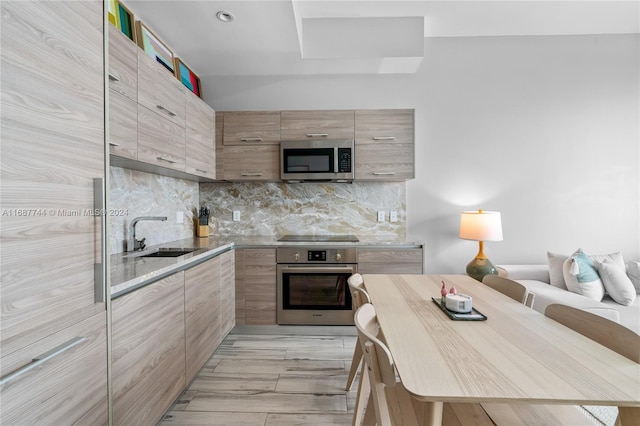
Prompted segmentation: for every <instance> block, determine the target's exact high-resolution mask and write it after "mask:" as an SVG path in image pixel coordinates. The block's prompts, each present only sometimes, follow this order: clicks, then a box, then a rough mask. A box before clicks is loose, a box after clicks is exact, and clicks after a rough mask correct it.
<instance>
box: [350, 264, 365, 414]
mask: <svg viewBox="0 0 640 426" xmlns="http://www.w3.org/2000/svg"><path fill="white" fill-rule="evenodd" d="M347 283H348V284H349V291H350V292H351V300H352V301H353V307H354V308H355V309H358V308H359V307H360V306H362V305H364V304H365V303H371V298H370V297H369V293H367V291H366V290H365V289H364V280H363V279H362V275H360V274H353V275H351V276H350V277H349V279H348V280H347ZM361 364H362V346H361V345H360V342H359V341H357V342H356V347H355V349H354V351H353V358H352V359H351V368H350V369H349V376H348V377H347V385H346V387H345V390H347V391H349V390H351V386H353V381H354V380H355V377H356V373H357V371H358V369H359V368H360V365H361ZM368 393H369V376H368V375H367V374H365V373H364V365H363V368H362V369H361V374H360V383H359V384H358V393H357V394H356V404H355V408H354V418H353V420H354V424H360V422H361V421H362V407H363V406H364V404H365V402H364V400H365V398H367V394H368Z"/></svg>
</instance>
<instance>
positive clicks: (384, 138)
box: [373, 136, 396, 141]
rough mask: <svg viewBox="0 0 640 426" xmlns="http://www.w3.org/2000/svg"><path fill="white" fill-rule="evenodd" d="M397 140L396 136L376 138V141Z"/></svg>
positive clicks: (374, 138)
mask: <svg viewBox="0 0 640 426" xmlns="http://www.w3.org/2000/svg"><path fill="white" fill-rule="evenodd" d="M395 139H396V138H395V137H394V136H374V137H373V140H374V141H393V140H395Z"/></svg>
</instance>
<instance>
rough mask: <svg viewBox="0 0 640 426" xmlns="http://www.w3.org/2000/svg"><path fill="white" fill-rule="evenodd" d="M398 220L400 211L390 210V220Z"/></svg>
mask: <svg viewBox="0 0 640 426" xmlns="http://www.w3.org/2000/svg"><path fill="white" fill-rule="evenodd" d="M397 221H398V212H397V211H395V210H392V211H390V212H389V222H397Z"/></svg>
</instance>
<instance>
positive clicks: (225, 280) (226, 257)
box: [220, 250, 236, 339]
mask: <svg viewBox="0 0 640 426" xmlns="http://www.w3.org/2000/svg"><path fill="white" fill-rule="evenodd" d="M235 298H236V271H235V253H234V251H233V250H230V251H228V252H226V253H223V254H221V255H220V328H221V332H222V338H223V339H224V338H225V337H226V336H227V334H229V332H230V331H231V329H232V328H233V326H235V325H236V321H235V316H236V307H235Z"/></svg>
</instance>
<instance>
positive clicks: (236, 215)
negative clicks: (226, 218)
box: [233, 210, 240, 222]
mask: <svg viewBox="0 0 640 426" xmlns="http://www.w3.org/2000/svg"><path fill="white" fill-rule="evenodd" d="M233 221H234V222H240V210H234V211H233Z"/></svg>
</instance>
